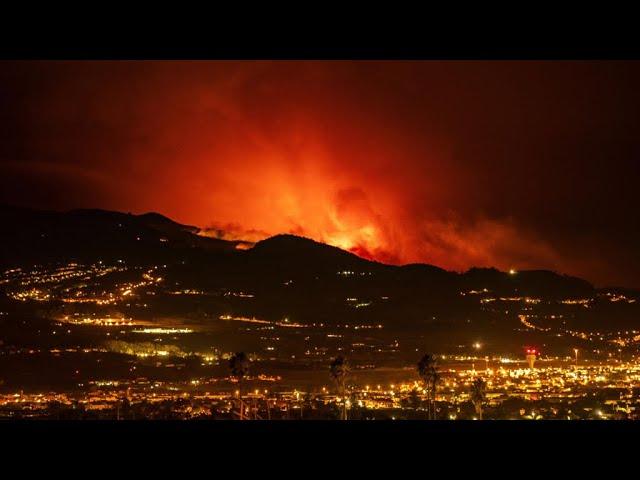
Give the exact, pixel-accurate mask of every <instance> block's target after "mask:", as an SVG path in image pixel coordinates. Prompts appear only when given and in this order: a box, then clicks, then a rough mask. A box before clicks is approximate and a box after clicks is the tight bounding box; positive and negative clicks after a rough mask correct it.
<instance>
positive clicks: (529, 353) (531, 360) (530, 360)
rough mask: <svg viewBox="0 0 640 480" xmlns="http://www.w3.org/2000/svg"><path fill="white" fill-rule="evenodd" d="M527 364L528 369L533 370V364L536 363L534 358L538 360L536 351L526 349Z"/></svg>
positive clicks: (529, 348)
mask: <svg viewBox="0 0 640 480" xmlns="http://www.w3.org/2000/svg"><path fill="white" fill-rule="evenodd" d="M526 353H527V363H528V364H529V368H530V369H531V370H533V368H534V364H535V363H536V358H538V350H536V349H535V348H531V347H527V348H526Z"/></svg>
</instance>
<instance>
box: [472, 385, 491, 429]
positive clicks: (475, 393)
mask: <svg viewBox="0 0 640 480" xmlns="http://www.w3.org/2000/svg"><path fill="white" fill-rule="evenodd" d="M486 400H487V383H486V382H485V381H484V380H483V379H482V378H476V379H475V380H474V381H473V383H472V384H471V402H472V403H473V406H474V407H475V409H476V413H477V414H478V416H479V417H480V420H482V406H483V404H484V402H485V401H486Z"/></svg>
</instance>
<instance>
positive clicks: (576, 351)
mask: <svg viewBox="0 0 640 480" xmlns="http://www.w3.org/2000/svg"><path fill="white" fill-rule="evenodd" d="M573 353H575V354H576V367H577V366H578V349H577V348H574V349H573Z"/></svg>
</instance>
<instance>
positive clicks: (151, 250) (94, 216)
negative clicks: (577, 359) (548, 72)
mask: <svg viewBox="0 0 640 480" xmlns="http://www.w3.org/2000/svg"><path fill="white" fill-rule="evenodd" d="M198 231H199V229H198V228H197V227H195V226H190V225H182V224H179V223H177V222H174V221H173V220H171V219H169V218H167V217H165V216H163V215H160V214H158V213H146V214H142V215H132V214H130V213H120V212H112V211H106V210H98V209H82V210H71V211H68V212H55V211H42V210H33V209H28V208H20V207H10V206H2V207H0V245H1V247H2V251H1V253H0V264H3V265H5V266H13V265H17V264H28V263H38V262H45V263H49V262H62V261H69V260H78V261H89V260H100V259H102V260H113V259H125V260H129V261H134V262H136V261H139V262H145V261H152V260H153V261H165V262H171V261H175V260H177V259H180V260H181V261H185V260H186V261H193V262H196V261H204V263H205V264H207V265H210V266H216V267H218V268H219V269H220V272H221V273H224V272H228V273H229V274H234V275H253V276H255V277H256V278H262V277H265V276H266V277H273V276H282V275H297V276H315V275H318V274H325V275H326V274H331V275H338V273H339V272H346V274H347V275H349V274H353V275H372V274H375V275H376V276H377V277H378V278H380V277H381V278H382V279H384V280H386V281H384V282H383V283H387V281H389V282H402V283H403V284H404V285H403V286H404V288H406V289H408V290H415V288H424V287H427V286H431V287H433V288H435V287H438V286H440V287H442V286H446V287H448V288H452V289H456V290H457V289H468V290H471V289H483V288H486V289H488V290H490V291H492V292H494V293H498V294H511V293H518V294H522V295H531V296H540V295H542V296H552V297H566V296H582V295H588V294H589V293H590V292H593V290H594V287H593V286H592V285H591V284H590V283H589V282H587V281H585V280H582V279H579V278H575V277H570V276H567V275H560V274H557V273H555V272H551V271H546V270H530V271H520V272H518V273H517V274H515V275H511V274H509V273H507V272H501V271H499V270H497V269H495V268H472V269H470V270H469V271H467V272H466V273H464V274H457V273H454V272H448V271H446V270H443V269H441V268H439V267H436V266H433V265H426V264H411V265H404V266H400V267H398V266H392V265H385V264H382V263H378V262H372V261H369V260H366V259H364V258H361V257H358V256H357V255H355V254H353V253H350V252H347V251H344V250H341V249H340V248H337V247H333V246H329V245H326V244H323V243H319V242H316V241H314V240H311V239H308V238H304V237H299V236H295V235H276V236H274V237H271V238H268V239H266V240H263V241H260V242H258V243H256V244H255V246H254V247H253V248H251V249H249V250H246V251H243V250H237V249H236V246H237V245H238V243H240V242H238V241H226V240H220V239H214V238H210V237H205V236H200V235H198V234H197V233H198Z"/></svg>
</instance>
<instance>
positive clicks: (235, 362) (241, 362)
mask: <svg viewBox="0 0 640 480" xmlns="http://www.w3.org/2000/svg"><path fill="white" fill-rule="evenodd" d="M250 367H251V361H250V360H249V357H248V356H247V354H246V353H244V352H238V353H236V354H235V355H233V356H232V357H231V358H230V359H229V369H230V370H231V376H232V377H234V378H235V379H236V380H237V381H238V401H239V403H240V409H239V411H240V420H244V404H243V402H242V381H243V380H244V378H245V377H246V376H247V374H248V373H249V368H250Z"/></svg>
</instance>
